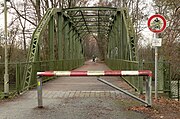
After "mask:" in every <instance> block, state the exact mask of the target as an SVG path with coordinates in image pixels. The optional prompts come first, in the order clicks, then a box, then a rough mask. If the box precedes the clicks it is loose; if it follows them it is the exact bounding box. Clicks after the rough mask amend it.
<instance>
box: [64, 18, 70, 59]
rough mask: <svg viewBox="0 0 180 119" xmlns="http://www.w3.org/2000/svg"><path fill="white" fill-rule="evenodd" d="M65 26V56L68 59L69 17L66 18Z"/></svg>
mask: <svg viewBox="0 0 180 119" xmlns="http://www.w3.org/2000/svg"><path fill="white" fill-rule="evenodd" d="M64 23H65V28H64V30H65V31H64V32H65V33H64V58H65V59H68V58H69V54H68V53H69V48H68V47H69V34H68V32H69V21H68V20H67V18H65V21H64Z"/></svg>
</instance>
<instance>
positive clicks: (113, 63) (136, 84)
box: [106, 59, 144, 92]
mask: <svg viewBox="0 0 180 119" xmlns="http://www.w3.org/2000/svg"><path fill="white" fill-rule="evenodd" d="M106 64H107V65H108V66H109V68H111V69H112V70H118V69H120V70H139V69H140V68H139V63H138V62H136V61H128V60H122V59H106ZM122 78H123V79H124V80H125V81H126V82H127V83H128V84H129V85H130V86H131V87H133V88H134V89H135V90H138V91H140V92H142V91H143V90H144V89H143V78H142V77H122Z"/></svg>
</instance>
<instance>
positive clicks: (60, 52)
mask: <svg viewBox="0 0 180 119" xmlns="http://www.w3.org/2000/svg"><path fill="white" fill-rule="evenodd" d="M58 14H59V15H58V60H62V59H63V56H64V54H63V48H64V45H63V44H64V34H63V23H64V18H63V14H62V12H59V13H58Z"/></svg>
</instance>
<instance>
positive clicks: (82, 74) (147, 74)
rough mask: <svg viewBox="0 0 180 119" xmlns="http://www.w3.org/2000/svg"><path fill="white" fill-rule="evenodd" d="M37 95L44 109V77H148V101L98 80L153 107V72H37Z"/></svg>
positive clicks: (39, 103)
mask: <svg viewBox="0 0 180 119" xmlns="http://www.w3.org/2000/svg"><path fill="white" fill-rule="evenodd" d="M37 76H38V77H37V82H38V83H37V84H38V85H37V94H38V107H39V108H42V107H43V104H42V77H43V76H147V77H148V78H147V80H146V84H145V85H146V100H142V99H140V98H139V97H136V96H134V95H133V94H131V93H129V92H127V91H125V90H123V89H120V88H119V87H117V86H114V85H113V84H110V83H109V82H107V81H105V80H102V79H100V78H98V79H97V80H99V81H101V82H103V83H105V84H107V85H109V86H111V87H113V88H115V89H117V90H119V91H121V92H123V93H125V94H126V95H129V96H130V97H132V98H134V99H136V100H138V101H140V102H142V103H145V104H146V105H148V106H151V104H152V100H151V90H152V86H151V81H152V72H151V71H150V70H139V71H121V70H109V71H45V72H37Z"/></svg>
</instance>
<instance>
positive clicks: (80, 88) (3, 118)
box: [0, 62, 149, 119]
mask: <svg viewBox="0 0 180 119" xmlns="http://www.w3.org/2000/svg"><path fill="white" fill-rule="evenodd" d="M76 70H109V68H108V67H107V66H106V65H105V64H103V63H93V62H86V63H85V65H84V66H82V67H80V68H78V69H76ZM102 78H103V79H105V80H107V81H109V82H111V83H113V84H116V85H117V86H119V87H121V88H123V89H126V90H128V91H132V92H133V89H131V87H129V86H128V85H127V84H126V83H125V82H123V81H122V80H120V78H118V77H102ZM43 105H44V108H42V109H38V108H37V94H36V90H31V91H28V92H27V93H25V94H23V95H22V96H19V97H17V98H16V99H13V100H10V101H5V102H3V103H0V119H148V118H149V117H148V116H147V115H145V114H144V113H140V112H137V111H133V110H132V111H131V110H128V108H129V107H132V106H141V105H143V104H141V103H139V102H137V101H135V100H133V99H131V98H129V97H128V96H126V95H124V94H122V93H121V92H118V91H116V90H114V89H113V88H111V87H108V86H107V85H105V84H103V83H101V82H99V81H97V80H96V77H60V78H57V79H55V80H52V81H49V82H47V83H46V84H44V85H43Z"/></svg>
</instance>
